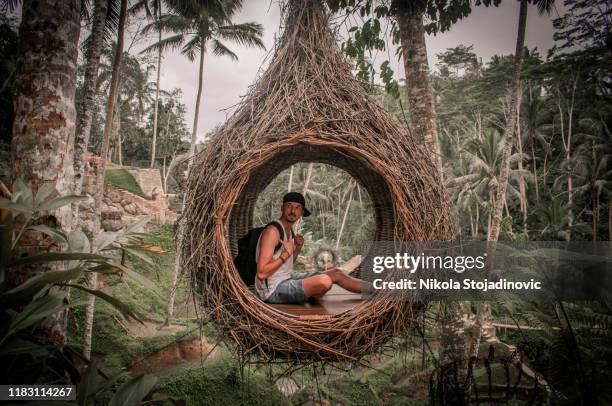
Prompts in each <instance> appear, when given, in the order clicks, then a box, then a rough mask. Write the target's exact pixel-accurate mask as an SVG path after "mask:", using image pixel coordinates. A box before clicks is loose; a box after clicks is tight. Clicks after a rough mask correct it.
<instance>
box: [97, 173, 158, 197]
mask: <svg viewBox="0 0 612 406" xmlns="http://www.w3.org/2000/svg"><path fill="white" fill-rule="evenodd" d="M104 181H105V182H106V183H108V184H110V185H113V186H115V187H118V188H119V189H123V190H127V191H128V192H130V193H134V194H135V195H137V196H140V197H142V198H143V199H145V200H151V196H149V195H147V194H145V193H144V192H143V191H142V189H141V188H140V185H139V184H138V182H136V179H134V177H133V176H132V175H130V173H129V172H128V171H127V170H125V169H107V170H106V177H105V178H104Z"/></svg>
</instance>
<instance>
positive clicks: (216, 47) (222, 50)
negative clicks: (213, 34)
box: [212, 39, 238, 61]
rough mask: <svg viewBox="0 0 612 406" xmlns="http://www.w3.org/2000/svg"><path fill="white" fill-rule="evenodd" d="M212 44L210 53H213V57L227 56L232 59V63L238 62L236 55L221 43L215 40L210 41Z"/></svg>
mask: <svg viewBox="0 0 612 406" xmlns="http://www.w3.org/2000/svg"><path fill="white" fill-rule="evenodd" d="M212 43H213V48H212V52H213V54H214V55H217V56H228V57H230V58H231V59H233V60H234V61H237V60H238V55H236V54H235V53H234V52H232V51H231V50H230V49H229V48H228V47H226V46H225V45H223V43H221V41H219V40H217V39H214V40H213V41H212Z"/></svg>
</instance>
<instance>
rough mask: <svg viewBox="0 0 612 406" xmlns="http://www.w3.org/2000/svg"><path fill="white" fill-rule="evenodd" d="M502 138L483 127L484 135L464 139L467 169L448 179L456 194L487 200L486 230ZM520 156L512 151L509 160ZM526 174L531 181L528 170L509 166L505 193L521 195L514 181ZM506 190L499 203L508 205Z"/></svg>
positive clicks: (497, 179)
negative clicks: (478, 137) (465, 171)
mask: <svg viewBox="0 0 612 406" xmlns="http://www.w3.org/2000/svg"><path fill="white" fill-rule="evenodd" d="M504 145H505V144H504V140H503V138H502V137H501V136H500V135H499V134H498V133H497V132H495V131H493V130H490V131H485V133H484V134H483V139H482V140H479V139H472V140H470V141H469V142H468V143H467V146H466V149H465V151H464V152H465V153H466V154H467V158H468V159H467V162H469V164H468V167H469V170H468V171H467V173H465V174H461V175H460V176H457V177H456V178H454V179H452V180H450V181H449V182H447V185H448V186H449V187H451V188H456V192H455V196H456V197H457V198H459V197H465V198H467V197H468V196H471V195H475V196H472V197H470V199H472V200H473V199H475V198H477V199H478V200H480V201H487V202H488V204H487V207H488V208H489V221H488V228H487V233H489V232H490V227H491V223H492V214H493V213H492V210H491V208H493V207H495V205H496V200H495V199H496V198H497V195H496V193H495V192H496V191H497V190H498V188H499V184H500V176H501V173H502V171H503V170H502V162H503V161H502V154H503V147H504ZM521 158H522V156H521V154H519V153H515V154H513V155H512V156H511V157H510V160H509V162H510V164H513V163H516V162H518V161H519V160H520V159H521ZM521 176H522V177H523V178H525V179H526V180H528V181H531V174H530V173H529V171H527V170H519V169H514V168H511V169H510V171H509V172H508V178H509V179H510V180H511V181H512V183H511V182H508V184H507V187H506V194H509V195H511V196H513V197H515V198H517V199H519V198H520V191H519V190H518V189H517V188H516V187H515V186H514V184H513V183H518V181H519V179H520V178H521ZM506 194H504V199H503V201H502V207H504V206H505V207H507V201H506Z"/></svg>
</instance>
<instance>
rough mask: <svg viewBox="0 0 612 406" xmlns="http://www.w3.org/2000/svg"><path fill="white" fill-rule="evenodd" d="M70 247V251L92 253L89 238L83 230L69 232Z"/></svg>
mask: <svg viewBox="0 0 612 406" xmlns="http://www.w3.org/2000/svg"><path fill="white" fill-rule="evenodd" d="M68 249H69V250H70V252H85V253H90V251H91V247H90V243H89V238H87V236H86V235H85V233H84V232H82V231H81V230H74V231H71V232H69V233H68Z"/></svg>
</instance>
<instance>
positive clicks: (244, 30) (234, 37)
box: [217, 22, 266, 49]
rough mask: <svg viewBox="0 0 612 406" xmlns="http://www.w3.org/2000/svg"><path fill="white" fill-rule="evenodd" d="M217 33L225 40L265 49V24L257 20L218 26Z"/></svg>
mask: <svg viewBox="0 0 612 406" xmlns="http://www.w3.org/2000/svg"><path fill="white" fill-rule="evenodd" d="M217 35H218V36H219V38H221V39H224V40H230V41H233V42H235V43H237V44H239V45H245V46H251V47H257V48H261V49H265V48H266V47H265V45H264V43H263V41H262V40H261V36H262V35H263V26H262V25H261V24H258V23H255V22H248V23H242V24H231V25H225V26H221V27H218V28H217Z"/></svg>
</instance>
